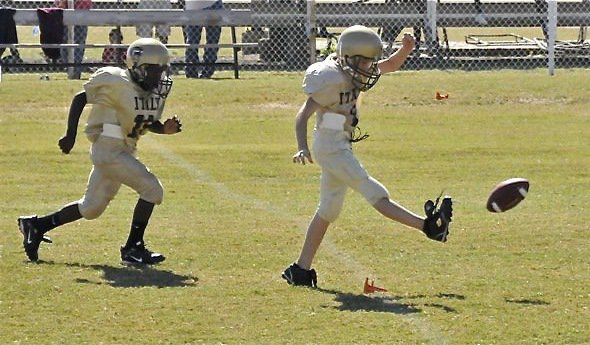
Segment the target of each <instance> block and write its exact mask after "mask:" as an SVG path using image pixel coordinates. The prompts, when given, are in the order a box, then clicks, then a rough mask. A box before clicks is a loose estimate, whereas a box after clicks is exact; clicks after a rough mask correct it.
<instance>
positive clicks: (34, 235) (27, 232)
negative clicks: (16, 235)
mask: <svg viewBox="0 0 590 345" xmlns="http://www.w3.org/2000/svg"><path fill="white" fill-rule="evenodd" d="M36 221H37V216H22V217H19V218H18V228H19V230H20V232H21V233H22V234H23V247H24V248H25V253H26V254H27V257H28V258H29V260H31V261H33V262H35V261H37V260H39V245H40V244H41V242H47V243H52V242H51V239H50V238H49V237H47V236H44V235H43V234H42V233H41V231H39V229H37V227H36V226H35V222H36Z"/></svg>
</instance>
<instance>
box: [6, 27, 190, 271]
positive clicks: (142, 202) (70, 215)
mask: <svg viewBox="0 0 590 345" xmlns="http://www.w3.org/2000/svg"><path fill="white" fill-rule="evenodd" d="M126 59H127V60H126V63H127V68H125V69H124V68H119V67H113V66H108V67H102V68H100V69H99V70H97V71H96V73H94V74H93V75H92V76H91V77H90V79H89V80H88V81H87V82H86V83H85V84H84V90H83V91H80V92H78V93H77V94H76V95H75V96H74V98H73V100H72V104H71V106H70V112H69V115H68V122H67V129H66V134H65V135H64V136H63V137H62V138H61V139H59V142H58V145H59V147H60V149H61V151H62V152H63V153H65V154H68V153H70V151H71V150H72V148H73V147H74V144H75V142H76V133H77V130H78V122H79V120H80V116H81V115H82V111H83V110H84V107H85V106H86V104H88V103H90V104H92V110H91V111H90V114H89V116H88V121H87V125H86V129H85V133H86V136H87V138H88V140H90V142H91V143H92V145H91V148H90V159H91V160H92V170H91V171H90V176H89V177H88V184H87V186H86V192H85V193H84V196H83V197H82V199H80V200H77V201H74V202H71V203H69V204H66V205H65V206H63V207H62V208H61V209H60V210H58V211H55V212H53V213H50V214H48V215H46V216H43V217H37V216H36V215H33V216H21V217H19V218H18V227H19V230H20V232H21V234H22V236H23V247H24V250H25V253H26V255H27V257H28V258H29V260H30V261H33V262H35V261H38V260H39V253H38V251H39V245H40V244H41V242H50V241H51V240H50V239H49V238H48V237H47V236H45V234H46V233H47V232H49V231H50V230H53V229H55V228H56V227H59V226H61V225H64V224H67V223H71V222H73V221H76V220H79V219H81V218H85V219H95V218H98V217H99V216H100V215H101V214H102V213H103V212H104V211H105V209H106V208H107V206H108V205H109V203H110V202H111V200H113V198H114V197H115V196H116V195H117V193H118V192H119V189H120V188H121V185H123V184H124V185H126V186H129V187H130V188H132V189H133V190H135V191H136V192H137V193H138V195H139V199H138V201H137V204H136V205H135V209H134V211H133V218H132V220H131V229H130V231H129V237H128V239H127V243H126V244H125V245H124V246H122V247H121V249H120V253H121V261H122V263H125V264H140V265H149V264H156V263H159V262H162V261H164V259H165V257H164V255H162V254H159V253H154V252H152V251H150V250H148V249H147V248H146V245H145V242H144V239H143V238H144V232H145V230H146V227H147V225H148V222H149V220H150V218H151V216H152V211H153V209H154V207H155V205H159V204H160V203H161V202H162V199H163V197H164V189H163V187H162V184H161V183H160V181H159V180H158V178H157V177H156V176H155V175H154V174H153V173H152V172H151V171H150V170H149V169H148V168H147V167H146V166H145V165H144V164H143V163H142V162H140V161H139V160H138V159H137V158H136V147H137V142H138V141H139V139H140V138H141V137H142V136H143V135H144V134H146V133H147V132H152V133H156V134H176V133H179V132H180V131H181V123H180V120H179V119H178V118H177V117H176V116H173V117H170V118H168V119H167V120H165V121H161V120H160V119H161V118H162V114H163V111H164V103H165V100H166V97H167V96H168V93H169V92H170V89H171V87H172V80H170V78H169V75H168V70H169V67H170V62H169V61H170V53H169V51H168V49H167V48H166V46H164V44H162V43H161V42H159V41H157V40H155V39H153V38H142V39H138V40H136V41H135V42H133V43H132V44H131V45H130V46H129V49H128V50H127V58H126ZM49 183H51V182H49Z"/></svg>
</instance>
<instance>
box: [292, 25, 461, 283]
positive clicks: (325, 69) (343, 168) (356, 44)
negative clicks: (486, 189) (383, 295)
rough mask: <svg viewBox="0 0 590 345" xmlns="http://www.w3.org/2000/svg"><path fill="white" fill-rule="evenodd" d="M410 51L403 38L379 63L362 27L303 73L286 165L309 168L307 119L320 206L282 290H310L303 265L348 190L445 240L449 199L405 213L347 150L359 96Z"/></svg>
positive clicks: (309, 273)
mask: <svg viewBox="0 0 590 345" xmlns="http://www.w3.org/2000/svg"><path fill="white" fill-rule="evenodd" d="M414 45H415V41H414V38H413V37H412V36H411V35H409V34H405V35H404V37H403V39H402V47H401V48H400V49H399V50H398V51H397V52H395V53H394V54H393V55H391V56H389V57H388V58H387V59H384V60H380V59H381V55H382V43H381V39H380V38H379V36H378V35H377V34H376V33H375V32H373V31H372V30H371V29H369V28H366V27H364V26H361V25H355V26H351V27H349V28H347V29H346V30H344V31H343V32H342V34H341V36H340V39H339V41H338V45H337V48H336V49H337V51H336V53H335V54H332V55H330V56H328V58H326V60H324V61H322V62H317V63H315V64H312V65H311V66H310V67H309V68H308V69H307V71H306V72H305V77H304V79H303V90H304V92H305V93H306V94H307V96H308V97H307V100H306V101H305V102H304V103H303V105H302V106H301V108H300V109H299V111H298V113H297V116H296V118H295V134H296V137H297V145H298V151H297V153H296V154H295V155H294V156H293V162H294V163H300V164H303V165H305V164H306V162H309V163H313V160H312V155H311V153H310V151H309V148H308V144H307V123H308V120H309V119H310V118H311V116H312V115H313V114H314V113H315V114H316V125H315V128H314V133H313V136H314V142H313V156H314V159H315V161H316V162H318V163H319V165H320V167H321V177H320V201H319V205H318V208H317V211H316V213H315V216H314V217H313V219H312V220H311V222H310V224H309V227H308V229H307V234H306V236H305V242H304V244H303V248H302V250H301V253H300V255H299V259H298V260H297V261H296V262H295V263H293V264H292V265H291V266H289V267H287V269H285V271H284V272H283V274H282V277H283V279H285V280H286V281H287V282H288V283H289V284H292V285H304V286H311V287H316V286H317V275H316V272H315V270H313V269H311V264H312V261H313V258H314V256H315V254H316V251H317V250H318V248H319V246H320V243H321V242H322V239H323V238H324V234H325V233H326V231H327V230H328V226H329V225H330V224H331V223H333V222H334V221H335V220H336V218H337V217H338V215H339V214H340V211H341V209H342V205H343V202H344V196H345V194H346V190H347V189H348V188H349V187H350V188H352V189H353V190H355V191H357V192H359V193H360V194H362V195H363V196H364V197H365V199H366V200H367V201H368V202H369V203H370V204H371V205H372V206H373V207H374V208H375V209H376V210H377V211H379V212H380V213H381V214H382V215H384V216H385V217H387V218H390V219H392V220H395V221H397V222H400V223H402V224H405V225H407V226H410V227H413V228H416V229H419V230H421V231H423V232H424V233H425V234H426V236H428V237H429V238H431V239H433V240H436V241H441V242H445V241H446V240H447V235H448V232H449V223H450V222H451V217H452V201H451V198H450V197H444V198H443V200H442V202H441V203H440V205H439V203H438V201H439V199H437V200H436V203H435V202H432V201H431V200H428V201H427V202H426V204H425V205H424V209H425V211H426V217H421V216H419V215H417V214H414V213H412V212H410V211H409V210H407V209H405V208H404V207H402V206H401V205H399V204H398V203H396V202H395V201H393V200H391V199H390V198H389V192H388V191H387V189H386V188H385V187H384V186H383V185H382V184H381V183H380V182H379V181H377V180H376V179H375V178H373V177H372V176H370V175H369V174H368V173H367V171H366V170H365V168H364V167H363V166H362V165H361V163H360V162H359V161H358V160H357V158H356V157H355V156H354V154H353V151H352V146H351V145H352V143H353V142H356V141H359V140H363V139H365V138H366V137H367V135H362V134H361V133H360V130H359V129H358V127H357V125H358V121H359V113H358V111H357V110H358V109H357V100H358V97H359V94H360V93H361V92H364V91H367V90H369V89H370V88H371V87H373V86H374V85H375V84H376V83H377V81H378V80H379V77H380V75H382V74H386V73H390V72H394V71H397V70H398V69H399V68H400V67H401V66H402V64H403V63H404V61H405V60H406V58H407V57H408V55H409V54H410V53H411V52H412V50H413V49H414Z"/></svg>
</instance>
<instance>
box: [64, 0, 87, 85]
mask: <svg viewBox="0 0 590 345" xmlns="http://www.w3.org/2000/svg"><path fill="white" fill-rule="evenodd" d="M73 3H74V10H89V9H91V8H92V0H73ZM55 4H56V6H57V7H59V8H63V9H67V8H68V0H56V3H55ZM68 31H69V30H68V27H67V26H66V27H65V29H64V42H69V40H68V36H69V32H68ZM87 36H88V26H86V25H74V37H73V40H72V42H73V43H75V44H86V37H87ZM68 53H69V52H68V48H62V49H61V59H62V61H63V62H69V61H68V60H69V58H68V55H69V54H68ZM83 61H84V48H83V47H82V48H74V63H75V64H76V65H75V66H74V68H73V69H72V68H68V79H80V76H81V74H82V65H81V64H82V62H83Z"/></svg>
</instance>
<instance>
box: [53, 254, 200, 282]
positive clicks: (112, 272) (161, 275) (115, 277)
mask: <svg viewBox="0 0 590 345" xmlns="http://www.w3.org/2000/svg"><path fill="white" fill-rule="evenodd" d="M43 263H45V264H50V265H57V264H59V265H65V266H68V267H74V268H82V269H93V270H96V271H100V272H101V273H102V278H103V281H91V280H88V279H84V278H78V279H76V282H78V283H81V284H96V285H101V284H107V285H110V286H112V287H120V288H137V287H157V288H166V287H189V286H196V284H197V281H198V280H199V278H197V277H192V276H188V275H181V274H176V273H174V272H171V271H165V270H159V269H157V268H156V267H153V266H109V265H84V264H78V263H56V262H51V261H46V262H43Z"/></svg>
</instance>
